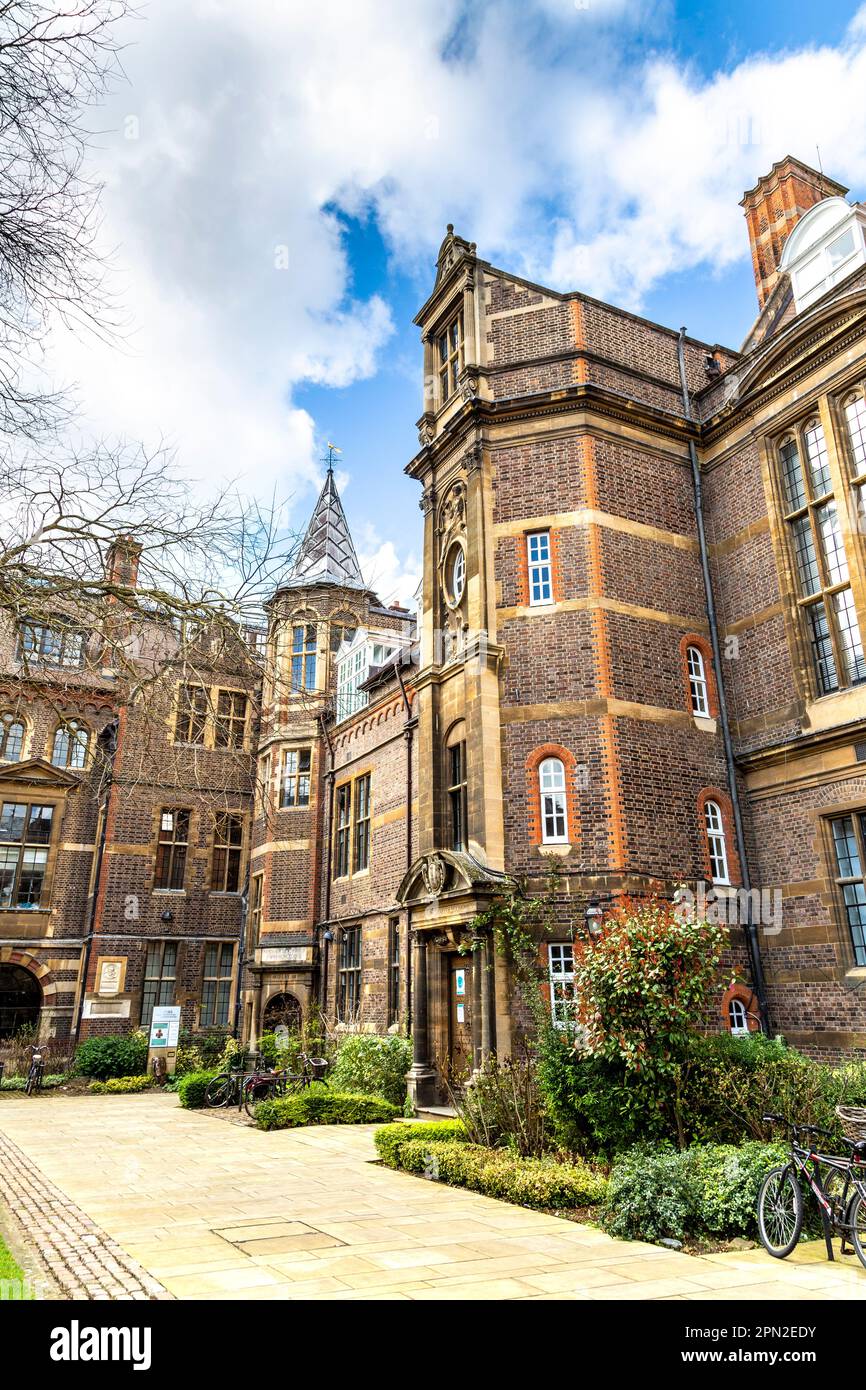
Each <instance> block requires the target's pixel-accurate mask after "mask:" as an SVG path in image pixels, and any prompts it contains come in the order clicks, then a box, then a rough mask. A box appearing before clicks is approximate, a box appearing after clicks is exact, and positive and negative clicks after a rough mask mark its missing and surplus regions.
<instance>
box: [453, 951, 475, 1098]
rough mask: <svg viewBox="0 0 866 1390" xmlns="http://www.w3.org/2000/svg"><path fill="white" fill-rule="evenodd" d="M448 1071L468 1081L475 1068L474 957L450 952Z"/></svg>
mask: <svg viewBox="0 0 866 1390" xmlns="http://www.w3.org/2000/svg"><path fill="white" fill-rule="evenodd" d="M447 979H448V1020H449V1029H448V1050H449V1058H448V1071H449V1075H450V1076H451V1078H452V1080H454V1081H465V1080H467V1078H468V1076H469V1073H470V1072H471V1070H472V1015H471V1007H472V1002H471V995H472V957H471V956H457V955H454V956H450V957H449V969H448V975H447Z"/></svg>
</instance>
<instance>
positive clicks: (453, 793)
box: [445, 720, 469, 850]
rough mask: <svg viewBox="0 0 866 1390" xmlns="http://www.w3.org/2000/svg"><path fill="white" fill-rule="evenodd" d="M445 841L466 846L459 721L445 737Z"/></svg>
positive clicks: (466, 815) (463, 745)
mask: <svg viewBox="0 0 866 1390" xmlns="http://www.w3.org/2000/svg"><path fill="white" fill-rule="evenodd" d="M445 783H446V787H445V790H446V795H447V804H446V807H445V819H446V835H447V839H446V842H445V843H446V844H447V845H448V847H449V849H456V850H465V849H468V848H469V830H468V822H469V796H468V792H469V774H468V770H467V762H466V725H465V724H464V722H463V721H462V720H461V721H460V723H459V724H455V725H454V727H453V728H452V729H451V730H450V731H449V733H448V736H447V738H446V740H445Z"/></svg>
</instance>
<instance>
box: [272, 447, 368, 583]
mask: <svg viewBox="0 0 866 1390" xmlns="http://www.w3.org/2000/svg"><path fill="white" fill-rule="evenodd" d="M290 583H292V584H345V585H348V586H349V587H350V588H359V589H363V588H364V587H365V585H364V579H363V576H362V574H361V566H360V565H359V564H358V556H357V554H356V553H355V546H354V543H353V541H352V537H351V534H350V532H349V523H348V522H347V520H346V513H345V512H344V511H343V504H342V502H341V501H340V494H339V493H338V492H337V484H336V483H335V482H334V470H333V468H330V467H329V468H328V471H327V473H326V475H325V485H324V487H323V488H322V491H321V492H320V494H319V500H318V502H317V503H316V506H315V509H314V511H313V515H312V517H311V518H310V524H309V526H308V527H307V534H306V535H305V536H304V539H303V541H302V543H301V548H300V550H299V551H298V558H297V560H296V561H295V566H294V569H293V570H292V576H291V580H290Z"/></svg>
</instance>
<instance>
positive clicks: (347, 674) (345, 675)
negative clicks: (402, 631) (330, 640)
mask: <svg viewBox="0 0 866 1390" xmlns="http://www.w3.org/2000/svg"><path fill="white" fill-rule="evenodd" d="M400 646H401V643H400V640H399V638H397V637H395V636H393V635H392V634H387V633H375V632H368V631H367V630H366V629H365V628H359V629H358V631H357V633H356V634H355V636H354V637H353V639H352V641H351V642H350V643H346V644H344V646H343V647H342V648H341V650H340V652H339V653H338V656H337V692H336V701H335V709H334V714H335V718H336V721H337V723H338V724H339V723H340V722H341V721H342V720H343V719H350V718H351V717H352V715H353V714H357V713H358V710H361V709H363V708H364V707H365V705H366V704H367V700H368V698H369V697H368V693H367V691H366V690H361V689H360V687H361V686H362V685H363V683H364V681H365V680H366V679H367V677H368V676H369V675H370V674H371V673H372V672H373V671H374V670H375V669H376V668H377V667H379V666H384V665H385V662H386V661H390V660H391V658H392V657H393V656H396V654H397V652H398V651H399V650H400Z"/></svg>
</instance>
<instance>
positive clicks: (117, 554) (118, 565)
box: [105, 536, 142, 589]
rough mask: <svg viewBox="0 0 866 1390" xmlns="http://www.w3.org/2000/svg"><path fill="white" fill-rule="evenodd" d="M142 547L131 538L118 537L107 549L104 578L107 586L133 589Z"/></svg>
mask: <svg viewBox="0 0 866 1390" xmlns="http://www.w3.org/2000/svg"><path fill="white" fill-rule="evenodd" d="M141 550H142V547H141V546H140V545H139V543H138V541H136V540H133V538H132V536H118V537H117V539H116V540H113V541H112V542H111V545H110V546H109V548H108V559H107V562H106V566H105V577H106V579H107V580H108V582H109V584H116V585H117V586H118V587H121V588H125V589H134V588H135V586H136V583H137V582H138V562H139V559H140V557H141Z"/></svg>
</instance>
